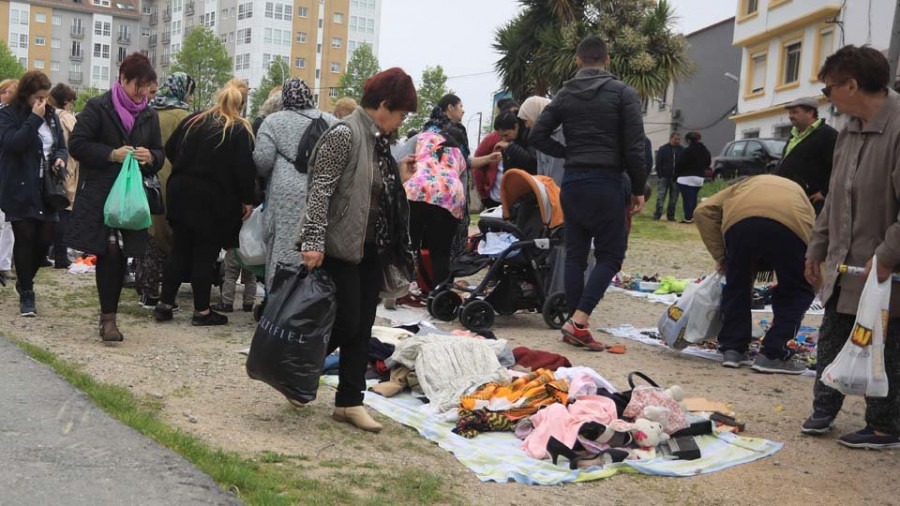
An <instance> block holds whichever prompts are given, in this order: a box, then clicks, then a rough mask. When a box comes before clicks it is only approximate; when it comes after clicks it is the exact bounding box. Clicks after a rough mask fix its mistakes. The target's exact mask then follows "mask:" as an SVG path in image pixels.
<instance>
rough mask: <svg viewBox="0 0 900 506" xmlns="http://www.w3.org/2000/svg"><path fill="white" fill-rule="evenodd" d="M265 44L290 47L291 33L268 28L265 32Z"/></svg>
mask: <svg viewBox="0 0 900 506" xmlns="http://www.w3.org/2000/svg"><path fill="white" fill-rule="evenodd" d="M263 42H264V43H266V44H274V45H276V46H290V45H291V32H289V31H288V30H277V29H272V28H266V29H265V31H264V32H263Z"/></svg>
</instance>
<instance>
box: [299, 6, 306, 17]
mask: <svg viewBox="0 0 900 506" xmlns="http://www.w3.org/2000/svg"><path fill="white" fill-rule="evenodd" d="M297 16H299V17H301V18H308V17H309V9H308V8H306V7H297Z"/></svg>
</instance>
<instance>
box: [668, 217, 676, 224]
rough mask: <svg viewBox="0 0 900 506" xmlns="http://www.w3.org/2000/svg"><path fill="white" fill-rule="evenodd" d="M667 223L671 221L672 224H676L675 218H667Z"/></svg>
mask: <svg viewBox="0 0 900 506" xmlns="http://www.w3.org/2000/svg"><path fill="white" fill-rule="evenodd" d="M666 221H670V222H672V223H675V217H674V216H670V217H668V218H666Z"/></svg>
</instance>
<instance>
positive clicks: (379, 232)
mask: <svg viewBox="0 0 900 506" xmlns="http://www.w3.org/2000/svg"><path fill="white" fill-rule="evenodd" d="M417 105H418V100H417V98H416V89H415V86H414V85H413V81H412V78H411V77H410V76H409V75H407V74H406V73H405V72H403V70H401V69H399V68H391V69H388V70H385V71H383V72H379V73H378V74H375V75H374V76H372V77H371V78H370V79H369V80H368V81H366V83H365V85H364V86H363V96H362V101H361V104H360V106H361V107H360V108H358V109H357V110H356V112H354V113H353V114H351V115H350V116H347V117H346V118H344V119H343V120H342V121H340V122H338V123H336V124H335V125H334V126H332V127H331V128H330V129H329V130H328V131H327V132H325V133H324V134H323V135H322V137H321V138H320V139H319V143H318V144H317V145H316V149H315V151H314V152H313V154H312V159H311V161H310V173H309V199H308V200H307V205H306V212H305V216H304V218H303V221H302V222H301V228H300V238H299V241H298V242H297V248H298V249H299V250H300V251H301V255H302V256H303V262H304V263H305V264H306V266H307V267H308V268H309V269H314V268H317V267H322V268H323V269H324V270H325V271H327V272H328V274H329V275H330V276H331V279H332V280H333V281H334V284H335V286H336V287H337V316H336V318H335V322H334V328H333V329H332V331H331V340H330V341H329V342H328V348H329V349H328V352H329V353H331V352H332V351H334V350H335V349H337V348H340V349H341V359H340V373H339V379H340V383H339V385H338V390H337V396H336V397H335V409H334V413H333V414H332V418H334V419H335V420H337V421H339V422H345V423H350V424H352V425H354V426H356V427H358V428H360V429H363V430H367V431H371V432H378V431H380V430H381V429H382V426H381V424H379V423H378V422H376V421H375V420H373V419H372V417H371V416H369V413H368V412H367V411H366V409H365V408H364V407H363V405H362V401H363V390H365V388H366V366H367V364H368V361H369V352H368V350H369V339H370V338H371V337H372V325H373V324H374V322H375V308H376V307H377V305H378V296H379V292H380V290H381V288H383V287H382V286H381V283H382V279H383V269H384V268H385V267H386V266H388V265H393V266H396V267H398V268H399V269H401V270H402V271H403V272H405V273H407V274H409V275H411V274H412V254H411V252H410V245H409V226H408V223H409V210H408V209H409V208H408V204H407V201H406V192H405V191H404V189H403V183H404V182H405V181H406V180H407V179H408V178H409V177H410V176H411V175H412V172H413V170H414V168H415V160H414V158H413V157H412V156H406V157H404V158H403V159H402V160H400V163H399V167H398V163H397V162H396V161H395V160H394V158H393V156H391V146H390V136H391V134H393V133H394V132H395V131H396V130H397V128H399V127H400V124H401V123H403V120H404V119H406V116H407V114H409V113H410V112H414V111H416V109H417ZM292 402H296V401H292Z"/></svg>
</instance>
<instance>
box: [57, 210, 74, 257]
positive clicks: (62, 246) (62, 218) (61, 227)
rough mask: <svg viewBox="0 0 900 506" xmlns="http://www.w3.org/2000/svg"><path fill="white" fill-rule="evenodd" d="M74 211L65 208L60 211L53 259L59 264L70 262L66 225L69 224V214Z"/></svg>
mask: <svg viewBox="0 0 900 506" xmlns="http://www.w3.org/2000/svg"><path fill="white" fill-rule="evenodd" d="M71 212H72V211H69V210H67V209H63V210H62V211H59V222H58V223H57V224H56V227H55V228H56V231H55V232H54V234H53V259H54V262H55V263H56V265H57V266H59V265H67V264H68V263H69V254H68V251H67V248H66V240H65V238H66V227H67V226H68V224H69V216H70V213H71Z"/></svg>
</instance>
